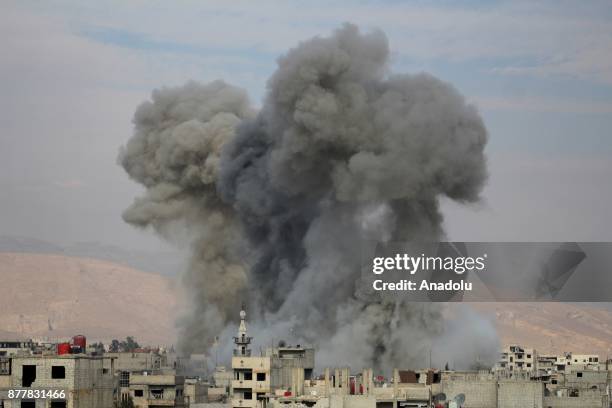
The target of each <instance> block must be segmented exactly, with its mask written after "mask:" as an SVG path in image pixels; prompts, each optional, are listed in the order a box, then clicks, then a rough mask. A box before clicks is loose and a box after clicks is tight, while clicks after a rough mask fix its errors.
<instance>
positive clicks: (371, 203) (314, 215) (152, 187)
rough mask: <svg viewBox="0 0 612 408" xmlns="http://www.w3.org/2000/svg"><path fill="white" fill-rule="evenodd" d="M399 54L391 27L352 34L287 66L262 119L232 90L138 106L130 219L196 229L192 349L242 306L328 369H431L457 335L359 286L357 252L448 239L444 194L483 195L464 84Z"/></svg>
mask: <svg viewBox="0 0 612 408" xmlns="http://www.w3.org/2000/svg"><path fill="white" fill-rule="evenodd" d="M388 59H389V49H388V43H387V39H386V37H385V35H384V34H383V33H382V32H379V31H375V32H372V33H369V34H361V33H360V32H359V30H358V29H357V27H355V26H353V25H345V26H344V27H342V28H341V29H339V30H337V31H336V32H335V33H334V34H333V35H332V36H331V37H329V38H318V37H317V38H314V39H311V40H309V41H306V42H304V43H301V44H300V45H298V47H296V48H294V49H292V50H290V51H289V52H288V53H287V54H286V55H285V56H283V57H281V58H280V59H279V61H278V65H279V67H278V69H277V71H276V72H275V73H274V75H273V76H272V77H271V78H270V80H269V82H268V93H267V96H266V99H265V101H264V105H263V107H262V108H261V110H260V111H259V112H258V113H256V114H252V113H251V110H250V109H249V106H248V103H247V100H246V96H245V94H244V92H242V91H240V90H238V89H236V88H234V87H231V86H229V85H226V84H224V83H222V82H215V83H212V84H209V85H204V86H202V85H198V84H196V83H189V84H187V85H185V86H184V87H181V88H176V89H162V90H161V91H156V92H154V94H153V101H152V102H146V103H145V104H143V105H142V106H141V107H140V108H139V109H138V111H137V112H136V115H135V119H134V122H135V134H134V136H133V137H132V138H131V139H130V141H129V142H128V144H127V146H126V148H125V149H123V150H122V152H121V155H120V163H121V164H122V165H123V167H124V168H125V169H126V171H127V172H128V174H129V175H130V176H131V177H132V178H134V179H135V180H137V181H138V182H140V183H142V184H143V185H144V186H145V187H146V194H145V196H144V197H141V198H139V199H137V200H136V201H135V203H134V204H133V205H132V206H131V207H130V208H129V209H128V210H127V211H126V212H125V214H124V218H125V220H126V221H127V222H130V223H132V224H135V225H139V226H147V225H151V226H153V227H154V228H155V229H156V230H157V231H159V232H160V233H162V234H167V230H168V229H171V228H172V227H173V226H175V225H177V224H184V225H185V226H186V227H187V228H189V230H190V231H192V234H193V258H192V262H191V267H190V269H189V270H188V271H187V273H186V274H185V281H186V283H187V287H188V288H189V289H190V290H191V292H192V296H193V302H194V305H195V307H194V309H193V312H192V313H191V314H190V315H189V316H188V317H186V318H185V319H184V320H182V321H181V328H182V335H181V347H182V349H183V350H184V351H185V352H191V351H203V350H206V349H207V348H208V347H209V346H210V345H211V344H212V341H213V339H214V337H215V336H217V335H218V334H219V333H221V332H223V330H224V329H227V328H228V327H229V326H230V324H231V323H232V321H233V319H235V318H236V317H237V310H238V307H239V305H240V299H241V296H244V297H246V298H248V303H249V310H250V315H249V316H250V318H251V320H252V321H253V323H254V325H255V328H256V330H257V329H259V330H258V331H259V332H260V333H261V339H262V340H265V339H272V338H276V339H277V340H278V339H280V338H282V337H283V336H284V335H286V333H287V331H289V332H290V333H291V336H292V338H294V339H297V340H300V341H303V342H307V343H311V344H315V345H317V346H318V348H319V351H320V354H319V356H321V354H322V357H323V358H322V359H321V360H323V361H325V363H326V364H333V363H334V362H336V361H337V362H341V363H343V364H346V363H352V364H353V365H354V366H355V367H358V366H375V367H392V366H409V365H415V364H419V365H425V364H426V360H424V356H426V355H428V351H429V350H430V349H431V348H432V343H435V339H436V338H438V337H439V336H442V335H448V333H445V330H446V329H447V325H446V324H445V319H444V318H443V316H442V309H441V307H440V306H436V305H432V304H414V303H408V302H401V301H400V302H398V301H397V300H396V299H391V298H389V299H387V298H385V297H383V298H382V299H381V297H380V296H378V297H373V296H372V294H371V293H369V292H367V291H362V290H361V289H360V286H359V285H358V284H357V282H356V281H357V279H358V278H359V276H360V268H361V260H360V247H361V244H362V242H363V240H365V239H368V240H379V241H389V240H394V241H402V240H410V239H419V240H438V239H442V238H443V235H444V234H443V228H442V219H443V218H442V214H441V213H440V210H439V199H440V197H443V196H446V197H449V198H451V199H453V200H457V201H460V202H474V201H477V200H478V199H479V192H480V190H481V188H482V186H483V183H484V182H485V180H486V175H487V172H486V163H485V157H484V152H483V150H484V147H485V144H486V141H487V132H486V129H485V127H484V124H483V122H482V120H481V118H480V116H479V115H478V113H477V112H476V110H475V108H474V107H472V106H471V105H468V104H466V102H465V101H464V98H463V97H462V96H461V95H460V94H459V93H458V92H457V91H456V90H455V89H454V88H453V87H451V86H450V85H448V84H446V83H444V82H442V81H440V80H438V79H436V78H434V77H432V76H430V75H427V74H418V75H404V74H402V75H399V74H392V73H390V72H389V69H388V65H387V64H388ZM464 337H465V336H464ZM490 338H491V336H488V338H487V345H486V347H485V348H487V349H491V350H492V351H493V352H494V351H495V347H496V345H495V344H493V346H492V347H491V346H490V345H491V342H490V341H489V340H490ZM464 340H465V339H464ZM493 343H494V342H493ZM445 347H446V346H445ZM446 348H447V349H448V347H446Z"/></svg>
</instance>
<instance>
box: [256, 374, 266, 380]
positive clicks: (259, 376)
mask: <svg viewBox="0 0 612 408" xmlns="http://www.w3.org/2000/svg"><path fill="white" fill-rule="evenodd" d="M257 381H266V373H257Z"/></svg>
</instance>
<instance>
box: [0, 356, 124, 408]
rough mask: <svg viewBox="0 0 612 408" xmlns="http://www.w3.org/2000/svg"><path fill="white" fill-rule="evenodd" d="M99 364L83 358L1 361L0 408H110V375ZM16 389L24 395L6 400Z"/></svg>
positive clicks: (33, 357) (58, 357)
mask: <svg viewBox="0 0 612 408" xmlns="http://www.w3.org/2000/svg"><path fill="white" fill-rule="evenodd" d="M103 360H104V358H102V357H92V356H86V355H83V354H79V355H61V356H57V355H55V356H25V357H21V356H16V357H11V358H4V360H3V361H2V362H0V406H3V407H5V408H16V407H21V408H24V407H27V408H43V407H53V408H108V407H111V406H112V405H113V375H112V372H111V371H110V370H108V369H104V365H103ZM17 389H19V390H24V393H25V395H24V396H23V397H20V396H19V395H17V396H16V395H15V394H14V392H13V395H11V397H12V398H9V392H10V391H11V390H17ZM30 391H31V392H30ZM43 393H44V394H43ZM2 404H3V405H2Z"/></svg>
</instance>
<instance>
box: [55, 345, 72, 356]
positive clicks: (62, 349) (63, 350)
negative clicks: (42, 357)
mask: <svg viewBox="0 0 612 408" xmlns="http://www.w3.org/2000/svg"><path fill="white" fill-rule="evenodd" d="M57 354H58V355H60V356H61V355H62V354H70V343H58V344H57Z"/></svg>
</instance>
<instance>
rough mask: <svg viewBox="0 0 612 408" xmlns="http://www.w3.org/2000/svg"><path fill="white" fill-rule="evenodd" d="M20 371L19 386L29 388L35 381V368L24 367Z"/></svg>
mask: <svg viewBox="0 0 612 408" xmlns="http://www.w3.org/2000/svg"><path fill="white" fill-rule="evenodd" d="M21 369H22V371H21V386H22V387H31V386H32V383H33V382H34V381H36V366H35V365H24V366H22V367H21Z"/></svg>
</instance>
